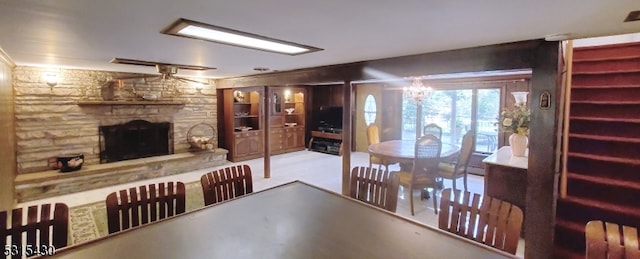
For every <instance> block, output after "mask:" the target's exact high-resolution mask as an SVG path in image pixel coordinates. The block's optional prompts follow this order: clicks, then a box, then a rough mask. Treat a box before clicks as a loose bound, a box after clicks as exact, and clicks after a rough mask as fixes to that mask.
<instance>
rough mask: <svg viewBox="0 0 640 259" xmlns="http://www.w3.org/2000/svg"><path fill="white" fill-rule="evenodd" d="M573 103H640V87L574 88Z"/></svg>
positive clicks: (572, 93) (572, 91)
mask: <svg viewBox="0 0 640 259" xmlns="http://www.w3.org/2000/svg"><path fill="white" fill-rule="evenodd" d="M571 102H572V103H577V102H596V103H598V102H602V103H607V102H610V103H612V104H616V103H625V102H626V103H629V104H633V103H635V104H638V103H640V87H637V88H628V87H627V88H612V87H608V88H582V89H580V88H572V89H571Z"/></svg>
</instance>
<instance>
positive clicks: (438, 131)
mask: <svg viewBox="0 0 640 259" xmlns="http://www.w3.org/2000/svg"><path fill="white" fill-rule="evenodd" d="M427 134H431V135H434V136H436V138H439V139H442V128H441V127H440V126H438V124H435V123H429V124H427V125H426V126H424V129H423V131H422V135H427Z"/></svg>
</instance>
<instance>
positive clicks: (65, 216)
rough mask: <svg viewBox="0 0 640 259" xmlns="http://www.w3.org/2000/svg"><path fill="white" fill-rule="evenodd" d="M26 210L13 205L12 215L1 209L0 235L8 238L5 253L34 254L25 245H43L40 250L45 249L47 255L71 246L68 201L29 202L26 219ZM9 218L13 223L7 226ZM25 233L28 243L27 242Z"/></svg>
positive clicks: (38, 247) (16, 256)
mask: <svg viewBox="0 0 640 259" xmlns="http://www.w3.org/2000/svg"><path fill="white" fill-rule="evenodd" d="M23 212H24V210H23V208H17V209H13V210H12V211H11V215H9V212H8V211H0V238H2V239H3V240H4V248H5V250H4V251H5V253H7V252H8V253H9V255H13V256H12V258H22V255H26V256H30V255H28V254H27V253H28V252H29V251H27V250H26V249H25V248H26V247H27V246H28V245H30V246H31V247H32V248H36V249H39V250H38V252H39V254H42V253H43V252H44V255H47V253H48V252H53V251H55V250H54V249H60V248H63V247H65V246H67V238H68V235H69V207H67V205H66V204H64V203H56V204H54V205H53V206H51V204H42V205H35V206H29V207H28V208H27V211H26V212H27V215H26V221H27V222H26V223H24V221H23ZM7 222H11V226H7ZM25 236H26V238H25V241H26V243H23V237H25ZM51 246H53V247H54V249H52V248H51ZM7 248H8V249H9V250H6V249H7ZM16 249H19V250H21V251H19V252H18V251H17V250H16ZM43 249H45V250H47V251H44V250H43ZM5 255H6V254H5ZM34 255H35V254H34Z"/></svg>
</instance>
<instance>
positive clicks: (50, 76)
mask: <svg viewBox="0 0 640 259" xmlns="http://www.w3.org/2000/svg"><path fill="white" fill-rule="evenodd" d="M44 81H45V82H47V85H49V86H51V87H53V86H56V85H57V84H58V74H55V73H46V74H44Z"/></svg>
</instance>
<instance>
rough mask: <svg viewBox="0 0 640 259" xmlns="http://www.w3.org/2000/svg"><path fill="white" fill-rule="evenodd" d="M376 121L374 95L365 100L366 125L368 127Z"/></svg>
mask: <svg viewBox="0 0 640 259" xmlns="http://www.w3.org/2000/svg"><path fill="white" fill-rule="evenodd" d="M375 121H376V99H375V98H374V97H373V95H367V98H365V99H364V123H365V124H367V126H369V125H371V124H373V123H374V122H375Z"/></svg>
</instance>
